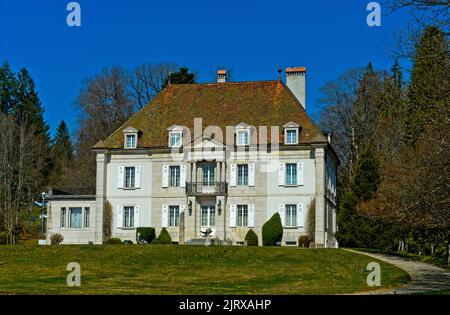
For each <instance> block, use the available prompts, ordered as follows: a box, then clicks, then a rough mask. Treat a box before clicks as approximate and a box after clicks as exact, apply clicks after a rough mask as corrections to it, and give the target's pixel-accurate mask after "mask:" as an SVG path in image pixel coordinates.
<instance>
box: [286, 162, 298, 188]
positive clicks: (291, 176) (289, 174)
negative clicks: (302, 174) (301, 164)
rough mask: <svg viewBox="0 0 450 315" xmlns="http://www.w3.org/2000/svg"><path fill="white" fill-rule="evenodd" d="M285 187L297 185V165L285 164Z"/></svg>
mask: <svg viewBox="0 0 450 315" xmlns="http://www.w3.org/2000/svg"><path fill="white" fill-rule="evenodd" d="M286 185H291V186H295V185H297V163H287V164H286Z"/></svg>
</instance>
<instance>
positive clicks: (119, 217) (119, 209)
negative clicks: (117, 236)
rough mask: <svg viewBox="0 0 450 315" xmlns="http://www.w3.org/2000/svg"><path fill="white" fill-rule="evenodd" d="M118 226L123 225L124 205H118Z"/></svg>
mask: <svg viewBox="0 0 450 315" xmlns="http://www.w3.org/2000/svg"><path fill="white" fill-rule="evenodd" d="M116 227H118V228H121V227H123V207H122V206H117V213H116Z"/></svg>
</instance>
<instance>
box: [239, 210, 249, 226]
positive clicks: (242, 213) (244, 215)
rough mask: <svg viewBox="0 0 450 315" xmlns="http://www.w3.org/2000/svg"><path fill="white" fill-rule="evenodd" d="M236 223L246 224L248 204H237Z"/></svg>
mask: <svg viewBox="0 0 450 315" xmlns="http://www.w3.org/2000/svg"><path fill="white" fill-rule="evenodd" d="M237 225H238V226H248V206H247V205H238V206H237Z"/></svg>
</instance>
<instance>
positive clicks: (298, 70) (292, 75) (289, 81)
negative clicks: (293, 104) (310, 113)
mask: <svg viewBox="0 0 450 315" xmlns="http://www.w3.org/2000/svg"><path fill="white" fill-rule="evenodd" d="M286 85H287V87H288V88H289V89H290V90H291V92H292V93H293V94H294V96H295V97H296V98H297V100H298V101H299V102H300V104H302V106H303V108H304V109H306V68H305V67H291V68H286Z"/></svg>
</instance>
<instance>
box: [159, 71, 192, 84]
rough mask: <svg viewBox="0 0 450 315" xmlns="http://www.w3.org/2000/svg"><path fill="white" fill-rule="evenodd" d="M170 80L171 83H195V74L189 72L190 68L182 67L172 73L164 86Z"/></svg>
mask: <svg viewBox="0 0 450 315" xmlns="http://www.w3.org/2000/svg"><path fill="white" fill-rule="evenodd" d="M169 81H170V83H171V84H189V83H195V74H194V73H191V72H189V69H188V68H180V71H178V72H174V73H171V74H170V75H169V78H168V79H166V81H165V82H164V84H163V86H162V87H163V88H165V87H166V86H167V85H168V84H169Z"/></svg>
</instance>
